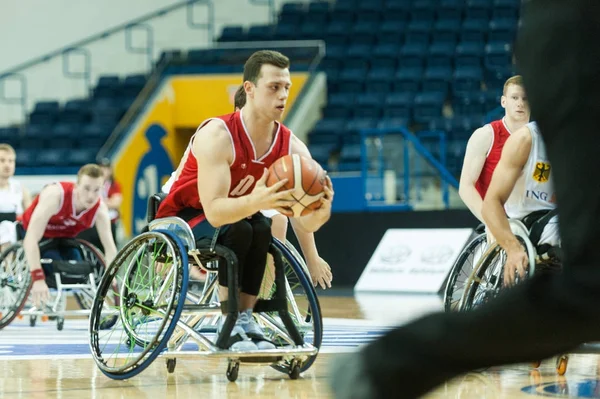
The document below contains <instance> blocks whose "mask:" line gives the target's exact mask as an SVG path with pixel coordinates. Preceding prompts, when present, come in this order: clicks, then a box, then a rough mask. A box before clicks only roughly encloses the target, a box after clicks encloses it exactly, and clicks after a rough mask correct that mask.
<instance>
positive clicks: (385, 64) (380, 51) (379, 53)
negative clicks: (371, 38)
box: [371, 43, 401, 68]
mask: <svg viewBox="0 0 600 399" xmlns="http://www.w3.org/2000/svg"><path fill="white" fill-rule="evenodd" d="M400 48H401V47H400V45H399V44H397V43H390V44H378V45H377V46H375V47H374V48H373V52H372V53H371V59H372V65H376V66H378V67H381V68H396V67H397V66H398V57H399V56H400Z"/></svg>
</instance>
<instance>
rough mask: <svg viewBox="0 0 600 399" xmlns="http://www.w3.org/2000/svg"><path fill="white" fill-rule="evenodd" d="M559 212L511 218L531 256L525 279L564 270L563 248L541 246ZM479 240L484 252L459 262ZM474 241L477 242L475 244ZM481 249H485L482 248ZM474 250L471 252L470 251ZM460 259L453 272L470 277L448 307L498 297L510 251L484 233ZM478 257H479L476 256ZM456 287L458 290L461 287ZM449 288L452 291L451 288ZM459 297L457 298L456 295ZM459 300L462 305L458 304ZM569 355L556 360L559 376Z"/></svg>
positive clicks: (462, 308) (468, 307)
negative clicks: (562, 265)
mask: <svg viewBox="0 0 600 399" xmlns="http://www.w3.org/2000/svg"><path fill="white" fill-rule="evenodd" d="M555 215H556V210H552V211H549V212H548V211H539V212H534V213H532V214H531V215H528V216H527V217H525V218H524V219H523V221H521V220H515V219H510V220H509V224H510V227H511V230H512V232H513V233H514V235H515V236H516V237H517V239H518V240H519V241H520V242H521V244H522V245H523V248H524V249H525V253H526V254H527V257H528V258H529V265H528V269H527V274H526V277H525V278H530V277H532V276H533V275H534V274H535V273H544V272H553V271H558V270H560V267H561V256H562V253H561V250H560V247H555V246H550V245H547V244H542V245H539V244H538V242H539V240H540V237H541V234H542V231H543V229H544V227H545V226H546V225H547V223H548V222H549V221H550V219H551V218H552V217H554V216H555ZM475 242H479V244H478V245H479V248H480V249H479V251H480V252H483V253H482V254H481V255H479V257H478V260H476V261H475V262H472V263H470V264H469V263H467V262H465V261H463V263H462V264H461V265H459V264H458V263H459V262H458V261H459V260H461V256H462V255H463V254H468V253H470V254H471V255H469V256H473V254H474V252H473V251H474V249H473V248H474V245H475ZM472 244H473V245H472ZM481 248H485V250H484V251H482V249H481ZM469 251H470V252H469ZM463 254H461V255H460V256H459V258H458V260H457V265H455V266H456V267H457V271H455V270H453V273H455V274H456V275H458V274H459V273H460V276H465V275H466V276H467V278H466V279H464V283H463V289H462V293H461V294H460V295H456V294H455V295H453V296H452V297H451V300H449V301H447V302H446V301H445V306H446V304H450V306H451V307H450V309H448V308H446V310H447V311H448V310H458V311H469V310H471V309H474V308H476V307H478V306H480V305H482V304H483V303H485V302H487V301H489V300H490V299H492V298H494V297H496V296H498V294H499V293H500V291H502V289H504V287H503V282H504V264H505V262H506V252H505V251H504V250H503V249H502V247H500V245H499V244H498V243H496V242H494V243H492V244H489V245H487V236H486V234H485V233H480V234H479V235H478V236H477V237H476V238H475V239H474V240H473V241H472V242H471V243H470V244H469V245H467V247H466V248H465V250H464V251H463ZM474 259H475V258H474ZM452 279H454V280H455V283H454V286H455V287H456V288H459V283H457V282H456V281H459V280H461V279H459V278H458V277H456V276H451V277H450V278H449V285H450V281H452ZM516 280H517V283H518V282H519V276H517V279H516ZM456 288H455V292H457V291H458V290H457V289H456ZM447 291H449V290H448V289H447ZM457 296H458V297H459V300H458V301H456V300H454V299H455V298H456V297H457ZM457 302H458V304H457ZM568 361H569V357H568V356H567V355H561V356H559V357H558V358H557V360H556V371H557V372H558V374H559V375H564V374H565V373H566V371H567V364H568ZM540 364H541V362H535V363H534V367H535V368H537V367H539V366H540Z"/></svg>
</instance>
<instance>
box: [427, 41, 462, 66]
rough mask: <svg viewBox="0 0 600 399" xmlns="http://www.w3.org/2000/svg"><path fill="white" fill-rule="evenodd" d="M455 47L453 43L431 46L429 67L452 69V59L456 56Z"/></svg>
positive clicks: (439, 43) (433, 44)
mask: <svg viewBox="0 0 600 399" xmlns="http://www.w3.org/2000/svg"><path fill="white" fill-rule="evenodd" d="M454 52H455V46H454V45H453V44H452V43H446V42H438V43H432V44H431V45H430V46H429V55H428V56H427V67H445V68H451V67H452V57H453V56H454Z"/></svg>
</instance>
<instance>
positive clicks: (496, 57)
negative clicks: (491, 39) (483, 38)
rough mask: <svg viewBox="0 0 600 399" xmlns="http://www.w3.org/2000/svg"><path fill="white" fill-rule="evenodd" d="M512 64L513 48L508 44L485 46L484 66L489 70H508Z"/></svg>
mask: <svg viewBox="0 0 600 399" xmlns="http://www.w3.org/2000/svg"><path fill="white" fill-rule="evenodd" d="M511 64H512V48H511V46H510V45H509V44H507V43H489V44H487V45H486V46H485V56H484V65H485V67H486V68H487V69H491V70H495V69H500V68H506V67H507V66H509V65H511Z"/></svg>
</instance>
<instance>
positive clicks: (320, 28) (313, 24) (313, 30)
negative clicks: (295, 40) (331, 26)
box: [299, 20, 326, 40]
mask: <svg viewBox="0 0 600 399" xmlns="http://www.w3.org/2000/svg"><path fill="white" fill-rule="evenodd" d="M325 28H326V25H325V24H324V23H323V22H318V21H312V20H307V21H304V23H303V24H302V25H300V31H299V33H300V37H301V38H303V39H307V40H317V39H322V38H323V37H324V36H325V32H326V30H325Z"/></svg>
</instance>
